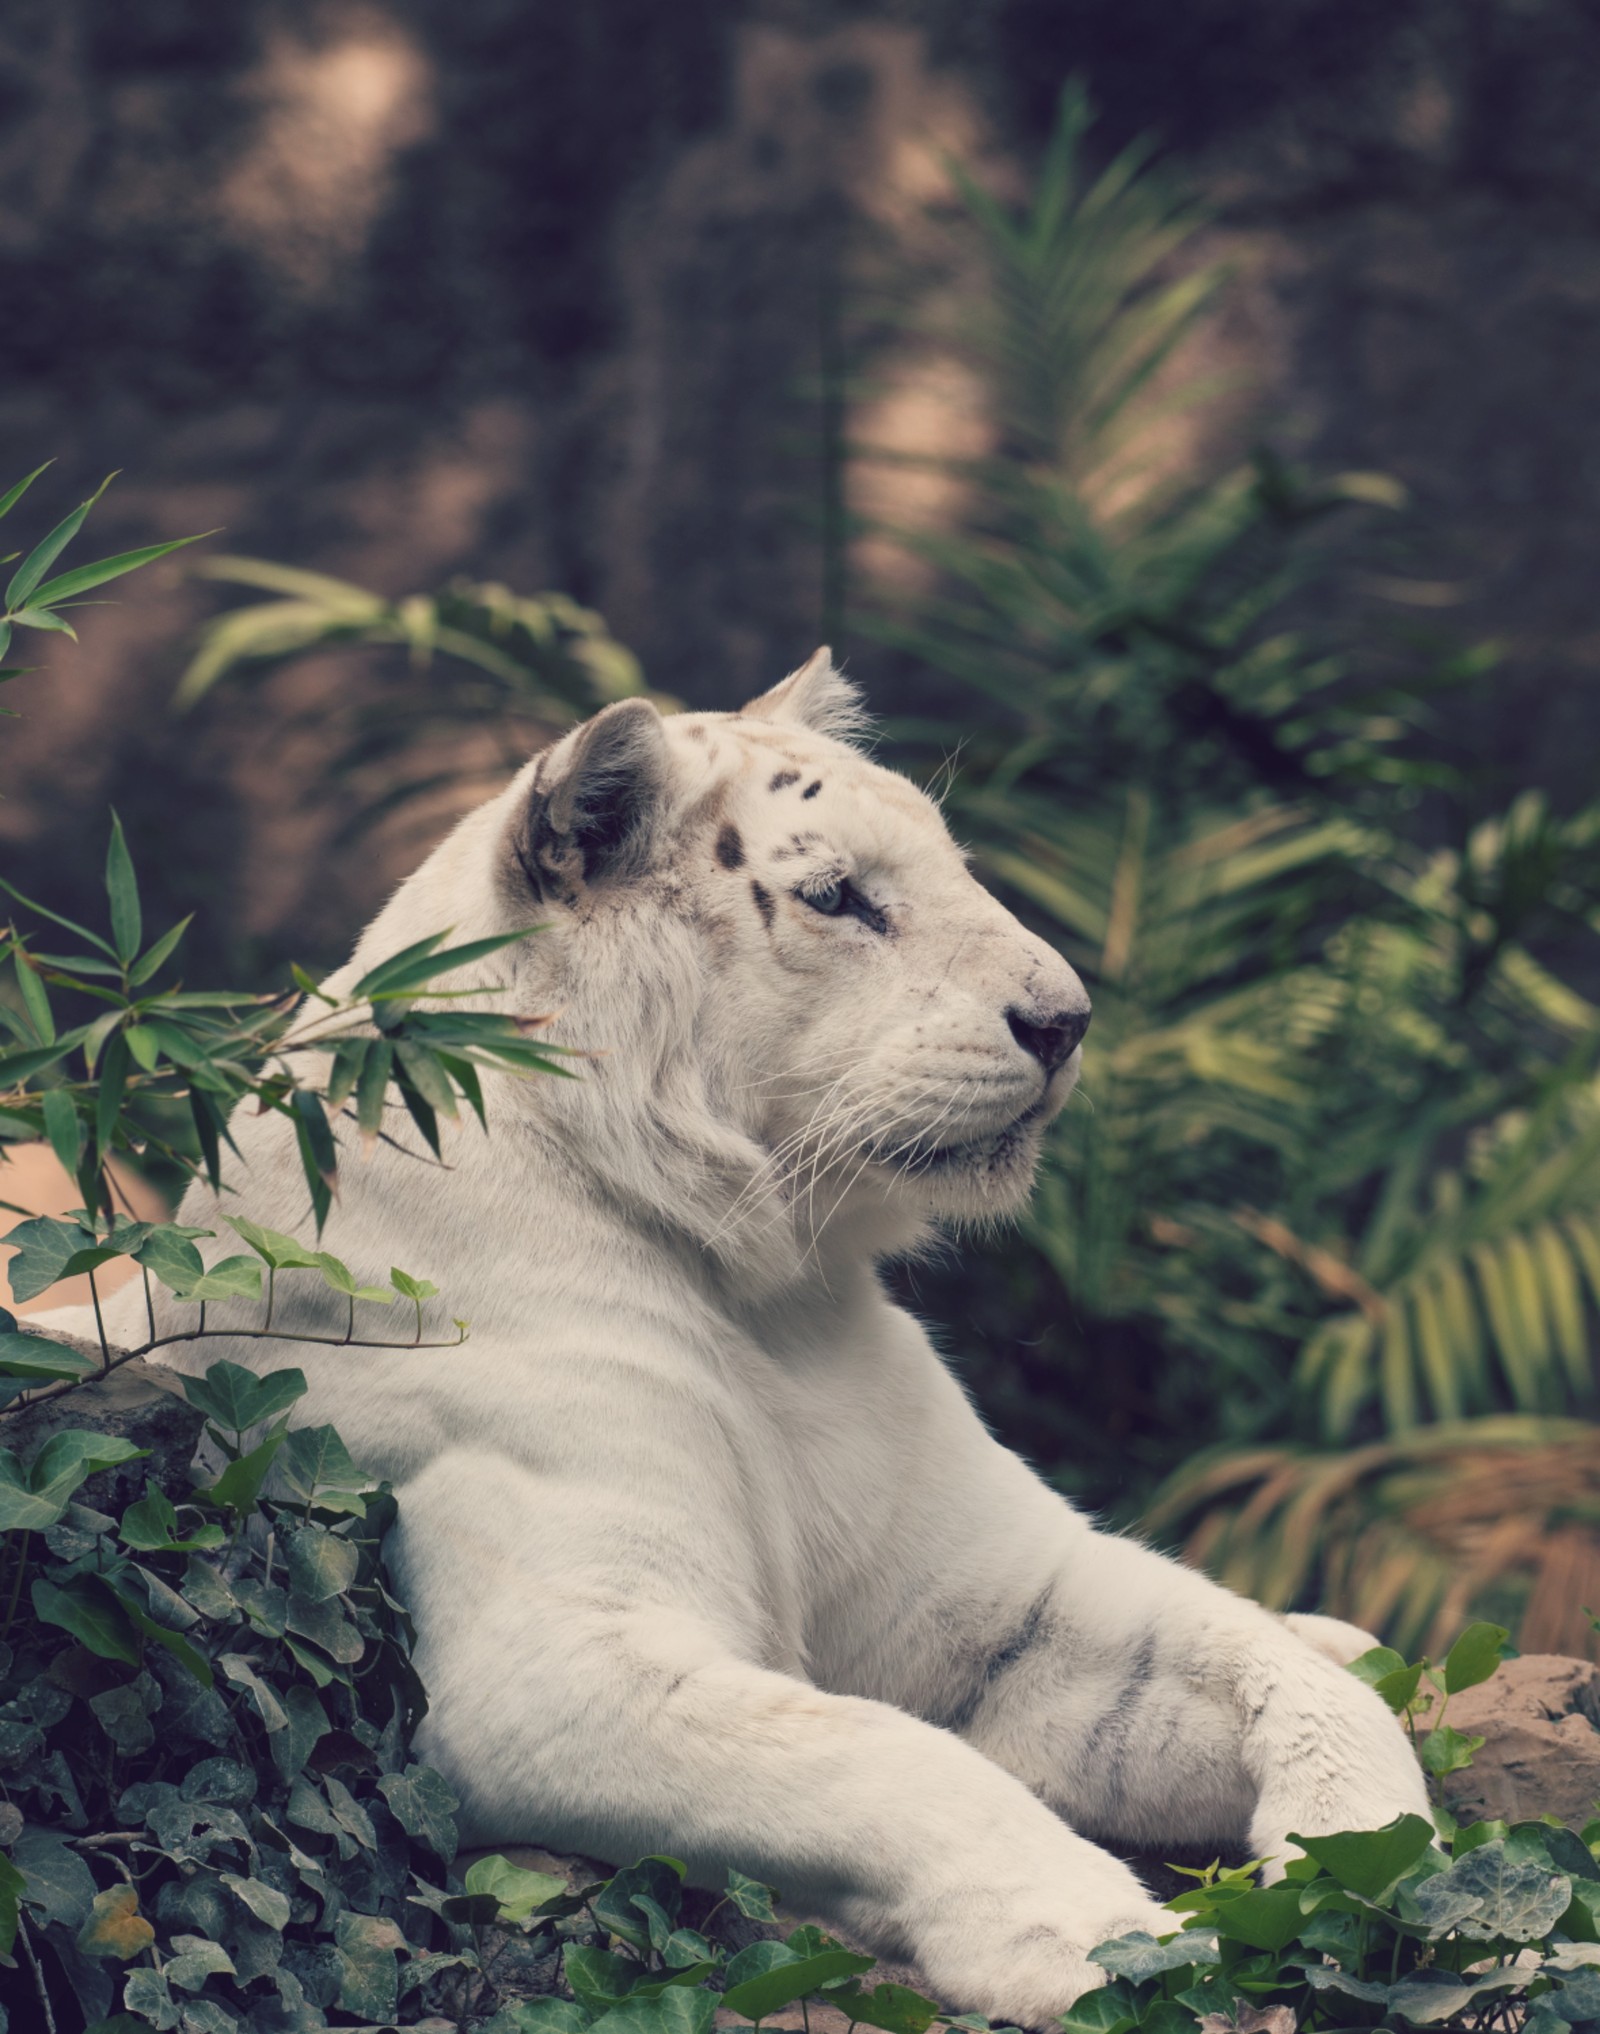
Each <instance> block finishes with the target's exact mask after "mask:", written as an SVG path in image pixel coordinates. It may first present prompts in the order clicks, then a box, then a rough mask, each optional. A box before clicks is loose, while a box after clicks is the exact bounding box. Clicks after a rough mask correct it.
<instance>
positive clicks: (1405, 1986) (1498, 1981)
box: [1389, 1970, 1527, 2027]
mask: <svg viewBox="0 0 1600 2034" xmlns="http://www.w3.org/2000/svg"><path fill="white" fill-rule="evenodd" d="M1526 1982H1527V1978H1526V1975H1525V1974H1524V1973H1523V1972H1521V1971H1515V1970H1499V1971H1489V1972H1488V1973H1486V1974H1485V1975H1484V1976H1481V1977H1470V1976H1467V1975H1465V1974H1463V1975H1461V1976H1459V1977H1458V1976H1457V1975H1456V1974H1455V1972H1453V1971H1446V1970H1414V1971H1412V1972H1411V1973H1410V1974H1409V1975H1408V1976H1406V1977H1403V1978H1402V1979H1401V1980H1400V1982H1399V1983H1398V1984H1395V1985H1391V1986H1390V1987H1389V2010H1390V2012H1392V2013H1398V2014H1399V2015H1400V2017H1401V2019H1403V2020H1409V2021H1410V2022H1411V2024H1412V2026H1414V2027H1433V2026H1437V2025H1438V2024H1439V2022H1440V2021H1442V2020H1457V2019H1459V2018H1460V2016H1461V2015H1462V2014H1463V2013H1464V2012H1465V2011H1466V2010H1467V2009H1468V2008H1469V2007H1471V2006H1473V2005H1475V2004H1476V2003H1477V2002H1478V2001H1479V2000H1481V1999H1485V1998H1487V1997H1488V1996H1489V1995H1490V1994H1491V1993H1494V1992H1504V1991H1511V1990H1513V1989H1517V1988H1520V1987H1521V1986H1522V1985H1524V1984H1526Z"/></svg>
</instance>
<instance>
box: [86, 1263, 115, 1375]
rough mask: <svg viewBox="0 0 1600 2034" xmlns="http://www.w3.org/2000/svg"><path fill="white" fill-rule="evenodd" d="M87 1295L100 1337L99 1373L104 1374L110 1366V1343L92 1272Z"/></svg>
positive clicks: (98, 1291)
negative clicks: (91, 1301) (92, 1304)
mask: <svg viewBox="0 0 1600 2034" xmlns="http://www.w3.org/2000/svg"><path fill="white" fill-rule="evenodd" d="M89 1297H90V1299H91V1300H93V1302H94V1329H95V1333H96V1334H97V1335H98V1336H99V1337H100V1375H101V1376H102V1377H104V1376H105V1374H106V1372H107V1371H108V1370H109V1369H110V1368H111V1344H110V1343H109V1342H108V1341H107V1340H106V1324H105V1321H104V1320H103V1319H102V1318H101V1314H100V1288H99V1287H98V1286H97V1285H96V1284H95V1282H94V1273H93V1272H92V1271H91V1272H90V1273H89Z"/></svg>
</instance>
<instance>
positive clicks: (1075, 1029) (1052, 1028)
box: [1006, 1003, 1090, 1080]
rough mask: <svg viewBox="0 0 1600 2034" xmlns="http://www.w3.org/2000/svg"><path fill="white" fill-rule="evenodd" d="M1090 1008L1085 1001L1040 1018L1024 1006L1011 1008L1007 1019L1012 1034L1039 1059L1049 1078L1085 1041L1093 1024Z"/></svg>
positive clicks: (1026, 1049) (1024, 1048)
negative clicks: (1027, 1012) (1024, 1011)
mask: <svg viewBox="0 0 1600 2034" xmlns="http://www.w3.org/2000/svg"><path fill="white" fill-rule="evenodd" d="M1089 1017H1090V1009H1089V1005H1088V1004H1087V1003H1085V1004H1084V1005H1083V1007H1082V1009H1079V1010H1062V1011H1059V1012H1057V1013H1056V1014H1055V1015H1053V1016H1050V1017H1047V1018H1044V1019H1042V1020H1041V1019H1038V1018H1034V1017H1024V1016H1023V1014H1022V1012H1021V1011H1020V1010H1008V1011H1007V1012H1006V1022H1007V1024H1009V1025H1010V1027H1011V1036H1012V1037H1013V1038H1014V1039H1015V1040H1016V1041H1017V1043H1018V1045H1020V1046H1021V1047H1022V1049H1023V1051H1024V1052H1025V1053H1027V1054H1029V1055H1030V1057H1032V1058H1034V1059H1036V1060H1037V1061H1038V1062H1039V1064H1040V1065H1041V1066H1042V1067H1043V1068H1044V1072H1045V1079H1046V1080H1048V1079H1049V1078H1050V1076H1051V1075H1052V1074H1053V1073H1054V1072H1055V1071H1056V1069H1057V1068H1058V1067H1061V1066H1064V1065H1065V1064H1066V1062H1067V1061H1068V1060H1069V1059H1070V1058H1071V1057H1072V1055H1073V1053H1074V1052H1075V1051H1076V1050H1077V1049H1078V1047H1079V1046H1080V1045H1081V1044H1082V1043H1083V1034H1084V1033H1085V1032H1086V1031H1087V1030H1088V1028H1089Z"/></svg>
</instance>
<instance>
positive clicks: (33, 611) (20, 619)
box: [11, 607, 78, 642]
mask: <svg viewBox="0 0 1600 2034" xmlns="http://www.w3.org/2000/svg"><path fill="white" fill-rule="evenodd" d="M11 619H12V620H13V621H14V622H15V623H16V624H17V626H18V627H19V628H24V629H41V630H43V631H45V632H46V633H47V634H50V635H56V636H71V638H72V640H73V641H74V642H76V641H77V640H78V631H77V630H76V629H75V628H74V627H73V626H72V624H71V622H68V621H63V620H62V619H61V617H60V615H58V614H53V613H52V612H51V610H50V609H49V608H47V607H25V608H22V609H20V610H19V611H18V612H17V613H16V614H14V615H13V616H12V617H11Z"/></svg>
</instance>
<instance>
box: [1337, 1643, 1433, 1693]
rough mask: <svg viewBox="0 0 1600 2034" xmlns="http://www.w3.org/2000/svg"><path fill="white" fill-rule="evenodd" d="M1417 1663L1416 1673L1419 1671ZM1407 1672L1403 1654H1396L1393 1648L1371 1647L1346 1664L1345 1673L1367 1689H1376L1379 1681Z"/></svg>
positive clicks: (1419, 1666)
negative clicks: (1363, 1683)
mask: <svg viewBox="0 0 1600 2034" xmlns="http://www.w3.org/2000/svg"><path fill="white" fill-rule="evenodd" d="M1421 1665H1422V1663H1421V1661H1418V1663H1417V1668H1418V1672H1419V1673H1420V1671H1421ZM1406 1671H1407V1667H1406V1657H1405V1654H1404V1653H1397V1652H1396V1651H1395V1649H1394V1647H1393V1646H1373V1647H1372V1649H1371V1650H1370V1651H1369V1652H1365V1653H1362V1654H1360V1655H1359V1656H1358V1657H1357V1658H1355V1659H1353V1660H1350V1661H1348V1662H1346V1665H1345V1672H1346V1673H1347V1674H1354V1675H1355V1677H1356V1679H1357V1680H1358V1681H1365V1682H1366V1684H1367V1686H1368V1687H1369V1688H1376V1687H1377V1685H1378V1683H1379V1682H1380V1681H1386V1680H1389V1679H1391V1678H1392V1677H1393V1676H1394V1675H1396V1674H1403V1673H1405V1672H1406Z"/></svg>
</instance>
